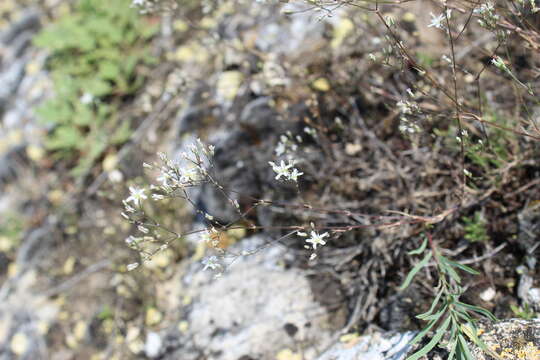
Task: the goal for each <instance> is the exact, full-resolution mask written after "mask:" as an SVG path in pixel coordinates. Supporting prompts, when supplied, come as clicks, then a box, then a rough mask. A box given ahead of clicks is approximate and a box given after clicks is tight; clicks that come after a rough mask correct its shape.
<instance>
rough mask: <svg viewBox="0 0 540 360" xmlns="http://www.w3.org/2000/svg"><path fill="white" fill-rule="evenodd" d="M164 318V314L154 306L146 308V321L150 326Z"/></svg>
mask: <svg viewBox="0 0 540 360" xmlns="http://www.w3.org/2000/svg"><path fill="white" fill-rule="evenodd" d="M162 319H163V315H162V314H161V313H160V312H159V310H157V309H156V308H154V307H151V308H149V309H148V310H146V318H145V322H146V325H148V326H154V325H157V324H159V323H160V322H161V320H162Z"/></svg>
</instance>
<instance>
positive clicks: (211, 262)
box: [202, 256, 221, 271]
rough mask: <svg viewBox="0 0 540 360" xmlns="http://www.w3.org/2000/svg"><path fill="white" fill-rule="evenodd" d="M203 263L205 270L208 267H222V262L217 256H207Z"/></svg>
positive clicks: (216, 268)
mask: <svg viewBox="0 0 540 360" xmlns="http://www.w3.org/2000/svg"><path fill="white" fill-rule="evenodd" d="M202 263H203V265H204V268H203V271H205V270H207V269H212V270H218V269H221V264H220V263H219V260H218V258H217V256H210V257H207V258H205V259H203V261H202Z"/></svg>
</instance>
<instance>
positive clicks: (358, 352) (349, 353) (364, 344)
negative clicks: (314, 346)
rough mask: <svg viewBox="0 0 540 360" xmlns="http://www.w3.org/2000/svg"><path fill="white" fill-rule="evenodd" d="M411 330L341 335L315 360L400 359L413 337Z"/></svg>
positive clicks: (403, 356)
mask: <svg viewBox="0 0 540 360" xmlns="http://www.w3.org/2000/svg"><path fill="white" fill-rule="evenodd" d="M414 335H415V333H414V332H412V331H409V332H406V333H375V334H373V335H366V336H360V337H350V338H347V337H342V339H341V341H340V342H338V343H336V344H334V345H333V346H332V347H331V348H330V349H329V350H327V351H325V352H324V354H322V355H321V356H319V357H318V358H317V360H358V359H366V360H367V359H369V360H402V359H405V357H406V355H407V351H408V350H409V348H410V345H409V342H410V341H411V340H412V338H413V337H414Z"/></svg>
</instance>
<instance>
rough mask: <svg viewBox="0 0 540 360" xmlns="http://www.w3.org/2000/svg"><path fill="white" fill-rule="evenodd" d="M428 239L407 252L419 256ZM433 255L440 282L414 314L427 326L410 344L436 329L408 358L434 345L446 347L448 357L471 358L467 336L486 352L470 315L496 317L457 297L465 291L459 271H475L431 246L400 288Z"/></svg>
mask: <svg viewBox="0 0 540 360" xmlns="http://www.w3.org/2000/svg"><path fill="white" fill-rule="evenodd" d="M427 242H428V240H427V239H425V240H424V242H423V243H422V245H421V246H420V248H418V249H417V250H414V251H411V252H410V253H409V254H410V255H419V254H421V253H423V252H425V249H426V247H427V246H426V245H427ZM432 257H434V258H435V262H436V264H437V273H438V275H439V281H438V284H437V286H436V287H435V292H436V295H435V297H434V299H433V301H432V303H431V306H430V308H429V310H428V311H426V312H425V313H423V314H420V315H417V316H416V317H417V318H418V319H420V320H423V321H427V325H426V326H425V327H424V328H423V329H422V330H421V331H420V332H419V333H418V334H417V335H416V336H415V337H414V339H413V340H412V341H411V343H410V344H411V345H413V344H416V343H417V342H419V341H420V340H422V339H423V338H424V337H425V336H427V335H428V333H429V332H430V331H432V329H436V330H435V334H434V335H433V337H432V338H431V340H430V341H429V342H428V343H427V344H426V345H424V346H423V347H422V348H421V349H420V350H418V351H417V352H415V353H414V354H412V355H411V356H409V357H408V358H407V360H417V359H419V358H421V357H422V356H424V355H426V354H427V353H429V352H430V351H431V350H432V349H433V348H434V347H435V346H437V345H439V346H440V347H446V348H447V349H449V351H450V354H449V356H448V359H449V360H452V359H467V360H472V359H473V357H472V355H471V352H470V349H469V345H468V342H467V340H466V338H468V339H469V341H471V342H472V343H474V344H476V345H477V346H478V347H480V348H481V349H482V350H484V351H485V352H489V349H488V348H487V346H486V345H485V344H484V342H483V341H482V340H480V339H479V338H478V336H477V333H478V329H477V327H476V320H475V318H474V317H473V316H475V315H481V316H484V317H486V318H488V319H489V320H492V321H496V318H495V317H494V316H493V315H492V314H491V313H490V312H489V311H487V310H485V309H483V308H481V307H478V306H474V305H470V304H466V303H464V302H461V301H460V300H459V298H460V297H461V295H463V292H464V290H463V288H462V287H461V276H460V275H459V273H458V270H459V271H462V272H465V273H469V274H472V275H477V274H478V272H477V271H476V270H474V269H472V268H470V267H468V266H466V265H462V264H460V263H457V262H455V261H452V260H450V259H448V258H447V257H445V256H442V255H441V254H440V253H439V252H438V251H437V250H434V249H430V250H428V251H427V252H426V255H424V258H423V260H422V261H420V262H419V263H418V264H417V265H416V266H415V267H414V268H413V269H412V270H411V272H410V273H409V274H408V276H407V277H406V279H405V281H404V283H403V285H402V287H401V288H402V289H403V288H406V287H407V286H408V285H409V284H410V282H411V281H412V279H413V278H414V276H415V275H416V274H417V273H418V271H419V270H420V269H422V268H423V267H425V266H426V265H427V264H428V262H429V260H430V259H431V258H432Z"/></svg>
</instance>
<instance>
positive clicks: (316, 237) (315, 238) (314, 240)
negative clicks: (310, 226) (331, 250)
mask: <svg viewBox="0 0 540 360" xmlns="http://www.w3.org/2000/svg"><path fill="white" fill-rule="evenodd" d="M327 236H329V234H328V233H327V232H325V233H324V234H319V233H317V232H316V231H312V232H311V233H310V237H309V238H308V239H306V242H307V243H310V244H311V246H313V250H315V249H317V245H321V246H323V245H326V241H324V240H323V239H324V238H325V237H327Z"/></svg>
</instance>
